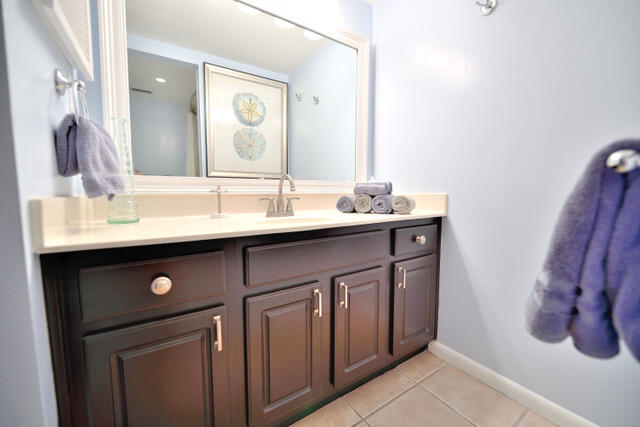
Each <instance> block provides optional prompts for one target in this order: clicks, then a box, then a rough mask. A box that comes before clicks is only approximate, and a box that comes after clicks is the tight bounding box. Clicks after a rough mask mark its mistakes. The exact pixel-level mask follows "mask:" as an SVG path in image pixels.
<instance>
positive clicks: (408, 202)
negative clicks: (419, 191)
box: [391, 196, 416, 214]
mask: <svg viewBox="0 0 640 427" xmlns="http://www.w3.org/2000/svg"><path fill="white" fill-rule="evenodd" d="M391 208H392V209H393V211H394V212H395V213H397V214H409V213H411V211H412V210H414V209H415V208H416V201H415V200H413V198H411V197H409V196H393V199H392V200H391Z"/></svg>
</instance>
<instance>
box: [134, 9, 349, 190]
mask: <svg viewBox="0 0 640 427" xmlns="http://www.w3.org/2000/svg"><path fill="white" fill-rule="evenodd" d="M126 9H127V10H126V12H127V44H128V49H129V55H128V61H129V86H130V88H129V89H130V90H129V94H130V111H131V136H132V141H131V144H132V152H133V159H134V168H135V170H136V171H137V173H141V174H146V175H172V176H207V175H208V176H227V177H234V176H237V177H247V176H250V177H273V176H277V175H279V174H280V173H281V172H283V173H284V172H288V173H289V174H291V175H292V176H293V177H294V178H297V179H309V180H327V181H353V180H354V179H355V161H356V160H355V151H356V148H355V147H356V71H357V70H356V61H357V51H356V50H355V49H353V48H351V47H349V46H346V45H343V44H341V43H338V42H336V41H334V40H331V39H328V38H325V37H323V36H322V35H319V34H317V33H314V32H311V31H309V30H306V29H304V28H300V27H298V26H296V25H294V24H292V23H290V22H287V21H285V20H283V19H280V18H277V17H274V16H271V15H268V14H266V13H263V12H260V11H258V10H256V9H252V8H250V7H248V6H245V5H242V4H241V3H237V2H236V1H233V0H208V1H201V0H183V1H180V2H176V1H174V0H127V1H126ZM211 70H218V71H226V72H227V73H226V75H227V77H228V75H229V73H231V74H233V76H234V78H215V76H218V75H220V74H216V75H214V74H211ZM207 73H209V83H210V84H206V81H207V75H208V74H207ZM212 76H213V78H212ZM212 82H213V83H212ZM274 88H279V89H277V90H276V89H274ZM276 159H278V160H277V161H276Z"/></svg>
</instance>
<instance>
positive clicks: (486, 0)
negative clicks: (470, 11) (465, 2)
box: [476, 0, 498, 16]
mask: <svg viewBox="0 0 640 427" xmlns="http://www.w3.org/2000/svg"><path fill="white" fill-rule="evenodd" d="M476 4H477V5H478V6H480V13H481V14H482V16H489V15H491V14H492V13H493V11H494V10H496V7H498V0H483V1H482V2H481V1H478V0H476Z"/></svg>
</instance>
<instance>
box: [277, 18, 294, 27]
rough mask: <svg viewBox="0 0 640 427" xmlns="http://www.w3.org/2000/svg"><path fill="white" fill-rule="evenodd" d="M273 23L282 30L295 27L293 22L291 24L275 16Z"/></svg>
mask: <svg viewBox="0 0 640 427" xmlns="http://www.w3.org/2000/svg"><path fill="white" fill-rule="evenodd" d="M273 23H274V24H276V27H278V28H282V29H283V30H291V29H293V28H295V27H296V25H295V24H292V23H291V22H289V21H285V20H284V19H280V18H275V17H274V18H273Z"/></svg>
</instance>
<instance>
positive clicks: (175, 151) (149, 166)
mask: <svg viewBox="0 0 640 427" xmlns="http://www.w3.org/2000/svg"><path fill="white" fill-rule="evenodd" d="M129 98H130V104H131V140H132V141H135V143H133V144H131V151H132V155H133V167H134V168H135V169H136V170H138V171H140V172H142V173H143V174H144V175H166V176H185V175H186V173H187V105H186V104H181V103H179V102H172V101H167V100H165V99H157V98H153V97H151V96H149V95H141V94H137V93H135V92H130V93H129Z"/></svg>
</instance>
